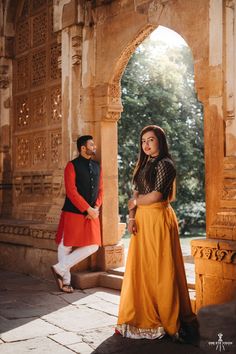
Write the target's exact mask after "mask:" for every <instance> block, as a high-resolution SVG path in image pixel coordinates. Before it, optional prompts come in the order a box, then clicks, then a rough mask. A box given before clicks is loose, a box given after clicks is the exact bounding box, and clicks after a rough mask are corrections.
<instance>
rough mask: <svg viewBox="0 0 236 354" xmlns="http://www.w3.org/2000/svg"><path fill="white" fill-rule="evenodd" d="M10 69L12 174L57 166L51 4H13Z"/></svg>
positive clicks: (56, 52)
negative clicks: (13, 24)
mask: <svg viewBox="0 0 236 354" xmlns="http://www.w3.org/2000/svg"><path fill="white" fill-rule="evenodd" d="M18 10H19V13H18V18H17V23H16V37H15V63H14V64H15V65H14V100H13V101H14V122H13V130H14V135H13V139H14V144H13V146H14V147H15V151H14V162H15V168H14V169H15V170H17V171H23V170H31V171H38V170H48V169H53V168H54V167H55V166H58V163H60V155H61V154H60V149H61V88H60V86H61V85H60V81H61V72H60V69H59V65H58V60H59V58H60V43H58V34H55V33H53V23H52V21H53V16H52V0H48V1H47V0H30V1H22V3H21V4H20V5H19V8H18Z"/></svg>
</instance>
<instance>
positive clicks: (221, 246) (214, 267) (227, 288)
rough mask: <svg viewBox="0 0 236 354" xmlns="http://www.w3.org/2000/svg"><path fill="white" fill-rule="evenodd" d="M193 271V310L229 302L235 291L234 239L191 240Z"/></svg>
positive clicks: (235, 249) (235, 251) (235, 248)
mask: <svg viewBox="0 0 236 354" xmlns="http://www.w3.org/2000/svg"><path fill="white" fill-rule="evenodd" d="M191 246H192V255H193V257H194V261H195V274H196V310H198V309H200V308H201V307H202V306H207V305H213V304H221V303H224V302H227V301H231V300H232V299H234V298H235V294H236V241H229V240H220V239H209V238H207V239H205V240H193V241H192V242H191Z"/></svg>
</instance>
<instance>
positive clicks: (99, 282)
mask: <svg viewBox="0 0 236 354" xmlns="http://www.w3.org/2000/svg"><path fill="white" fill-rule="evenodd" d="M123 268H124V267H121V270H118V269H111V270H109V273H108V272H89V271H85V272H74V273H72V285H73V287H74V288H75V289H89V288H95V287H104V288H109V289H115V290H120V289H121V286H122V281H123V275H120V274H122V273H123V274H124V270H122V269H123ZM188 289H189V297H190V302H191V306H192V310H193V312H194V313H195V312H196V291H195V284H188Z"/></svg>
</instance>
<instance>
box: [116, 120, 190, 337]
mask: <svg viewBox="0 0 236 354" xmlns="http://www.w3.org/2000/svg"><path fill="white" fill-rule="evenodd" d="M175 176H176V170H175V167H174V164H173V161H172V159H171V156H170V154H169V152H168V146H167V142H166V136H165V133H164V131H163V130H162V129H161V128H160V127H158V126H156V125H149V126H147V127H145V128H144V129H143V130H142V131H141V134H140V154H139V159H138V162H137V165H136V169H135V171H134V177H133V182H134V189H135V190H134V195H133V198H132V199H130V200H129V203H128V206H129V223H128V230H129V232H130V233H132V236H131V240H130V246H129V253H128V259H127V264H126V271H125V275H124V281H123V285H122V291H121V299H120V308H119V317H118V323H117V327H116V333H120V334H121V335H123V336H124V337H130V338H150V339H156V338H162V337H163V336H164V335H165V334H166V333H167V334H169V335H170V336H173V338H177V339H178V338H179V331H180V325H183V324H184V323H188V322H191V321H192V320H193V319H194V318H195V316H194V314H193V313H192V310H191V304H190V299H189V294H188V289H187V282H186V277H185V271H184V264H183V258H182V253H181V248H180V243H179V236H178V224H177V219H176V216H175V213H174V211H173V209H172V207H171V206H170V204H169V201H170V199H171V196H172V194H173V182H174V179H175Z"/></svg>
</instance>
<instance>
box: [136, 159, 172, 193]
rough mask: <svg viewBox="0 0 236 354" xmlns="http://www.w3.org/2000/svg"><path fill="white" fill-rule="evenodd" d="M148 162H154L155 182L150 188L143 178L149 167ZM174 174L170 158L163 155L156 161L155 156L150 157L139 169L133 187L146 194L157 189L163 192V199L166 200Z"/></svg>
mask: <svg viewBox="0 0 236 354" xmlns="http://www.w3.org/2000/svg"><path fill="white" fill-rule="evenodd" d="M150 163H151V164H152V163H155V164H156V167H155V168H154V173H155V174H156V176H155V184H154V187H152V188H151V187H150V185H149V184H148V183H147V182H146V180H145V174H146V171H147V169H148V168H149V167H150V166H149V164H150ZM175 176H176V169H175V166H174V164H173V161H172V160H171V159H169V158H168V157H164V158H163V159H161V160H160V161H157V158H150V159H149V160H148V161H147V163H146V165H145V166H144V168H143V169H142V170H140V172H139V175H138V177H137V182H136V183H134V189H135V190H136V191H138V192H139V194H147V193H150V192H152V191H157V192H160V193H162V194H163V200H167V198H168V196H169V194H170V191H171V189H172V184H173V181H174V179H175Z"/></svg>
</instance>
